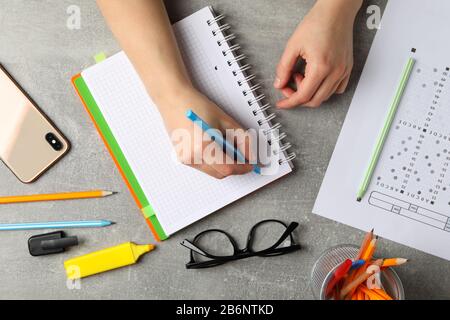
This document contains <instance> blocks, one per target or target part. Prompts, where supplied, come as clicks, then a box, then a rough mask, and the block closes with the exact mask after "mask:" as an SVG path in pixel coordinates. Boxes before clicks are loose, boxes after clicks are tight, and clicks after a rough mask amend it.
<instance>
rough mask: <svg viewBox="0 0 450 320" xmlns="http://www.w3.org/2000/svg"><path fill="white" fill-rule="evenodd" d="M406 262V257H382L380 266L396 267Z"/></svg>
mask: <svg viewBox="0 0 450 320" xmlns="http://www.w3.org/2000/svg"><path fill="white" fill-rule="evenodd" d="M407 262H408V259H403V258H393V259H384V261H383V264H382V265H381V266H382V267H396V266H401V265H402V264H405V263H407Z"/></svg>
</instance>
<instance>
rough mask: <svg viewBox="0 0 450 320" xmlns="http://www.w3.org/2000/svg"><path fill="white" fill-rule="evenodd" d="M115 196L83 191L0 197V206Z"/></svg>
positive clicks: (98, 191) (104, 192) (106, 193)
mask: <svg viewBox="0 0 450 320" xmlns="http://www.w3.org/2000/svg"><path fill="white" fill-rule="evenodd" d="M112 194H115V192H113V191H103V190H94V191H83V192H70V193H55V194H35V195H25V196H9V197H0V204H11V203H23V202H38V201H56V200H73V199H89V198H103V197H107V196H110V195H112Z"/></svg>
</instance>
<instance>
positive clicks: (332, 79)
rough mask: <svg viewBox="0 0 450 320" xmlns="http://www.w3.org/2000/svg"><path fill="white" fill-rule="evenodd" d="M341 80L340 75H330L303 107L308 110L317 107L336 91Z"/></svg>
mask: <svg viewBox="0 0 450 320" xmlns="http://www.w3.org/2000/svg"><path fill="white" fill-rule="evenodd" d="M342 80H343V78H342V76H341V75H336V74H334V75H330V76H329V77H327V78H326V79H325V81H324V82H323V83H322V85H321V86H320V87H319V89H318V90H317V92H316V94H315V95H314V97H313V98H312V99H311V100H310V101H308V102H306V103H305V104H303V105H304V106H305V107H310V108H317V107H319V106H320V105H321V104H322V103H323V102H324V101H326V100H328V99H329V98H330V97H331V96H332V95H333V94H334V93H335V92H336V89H337V87H338V86H339V84H340V83H341V81H342Z"/></svg>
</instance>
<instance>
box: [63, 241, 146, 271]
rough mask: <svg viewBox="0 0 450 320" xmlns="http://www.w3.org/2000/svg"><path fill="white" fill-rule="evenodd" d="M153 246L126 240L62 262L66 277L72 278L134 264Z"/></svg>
mask: <svg viewBox="0 0 450 320" xmlns="http://www.w3.org/2000/svg"><path fill="white" fill-rule="evenodd" d="M154 248H155V247H154V246H153V245H151V244H145V245H137V244H134V243H133V242H126V243H123V244H120V245H118V246H115V247H111V248H107V249H104V250H100V251H96V252H92V253H89V254H86V255H84V256H80V257H77V258H73V259H70V260H67V261H65V262H64V268H65V269H66V274H67V278H69V279H71V280H74V279H79V278H84V277H88V276H91V275H94V274H97V273H101V272H105V271H109V270H113V269H117V268H121V267H125V266H128V265H131V264H135V263H136V262H137V261H138V259H139V257H140V256H142V255H143V254H144V253H147V252H150V251H152V250H153V249H154Z"/></svg>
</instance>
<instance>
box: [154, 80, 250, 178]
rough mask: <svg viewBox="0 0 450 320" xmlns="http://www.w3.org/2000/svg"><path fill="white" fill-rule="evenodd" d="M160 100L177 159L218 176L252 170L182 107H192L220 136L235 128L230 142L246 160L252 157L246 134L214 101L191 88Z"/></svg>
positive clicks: (222, 176) (161, 110)
mask: <svg viewBox="0 0 450 320" xmlns="http://www.w3.org/2000/svg"><path fill="white" fill-rule="evenodd" d="M164 100H165V101H166V102H163V103H164V104H165V105H164V106H162V108H161V107H160V108H159V109H160V112H161V116H162V117H163V119H164V122H165V125H166V129H167V131H168V133H169V135H170V137H171V140H172V143H173V144H174V147H175V151H176V154H177V157H178V159H179V161H181V162H182V163H183V164H185V165H188V166H191V167H193V168H195V169H198V170H200V171H203V172H204V173H206V174H208V175H210V176H213V177H215V178H218V179H223V178H225V177H228V176H231V175H240V174H245V173H248V172H250V171H252V168H253V166H252V165H251V164H249V163H245V164H243V163H238V162H236V161H234V160H233V159H231V158H230V157H229V156H228V155H226V154H225V153H224V152H223V150H222V148H220V147H218V145H217V143H216V142H214V141H211V139H210V138H209V136H208V135H207V134H205V133H204V132H203V131H202V129H201V128H200V127H199V126H198V125H196V124H194V123H193V122H192V121H191V120H189V119H188V118H187V117H186V111H187V110H188V109H192V111H194V112H195V113H196V114H197V115H198V116H199V117H200V118H202V119H203V120H204V121H205V122H206V123H208V124H209V125H210V126H211V128H214V129H218V130H220V131H221V133H222V134H223V135H224V137H225V134H226V130H235V131H234V135H235V137H236V139H234V140H235V141H230V142H232V143H234V144H235V146H236V147H237V148H238V149H239V150H240V151H241V152H242V154H243V155H244V156H245V158H246V159H247V160H252V159H251V158H252V156H251V141H250V137H249V136H248V135H247V134H246V131H245V130H243V129H242V128H241V126H240V125H239V124H238V123H237V122H236V121H235V120H234V119H232V118H231V117H230V116H229V115H227V114H226V113H225V112H224V111H223V110H222V109H220V108H219V107H218V106H217V105H216V104H215V103H213V102H211V101H210V100H209V99H208V98H207V97H205V96H204V95H203V94H201V93H200V92H198V91H197V90H194V89H189V90H186V92H182V93H179V94H177V95H176V96H175V95H174V97H170V98H169V99H164ZM168 100H170V101H168ZM199 137H200V138H199ZM212 144H213V145H212Z"/></svg>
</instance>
